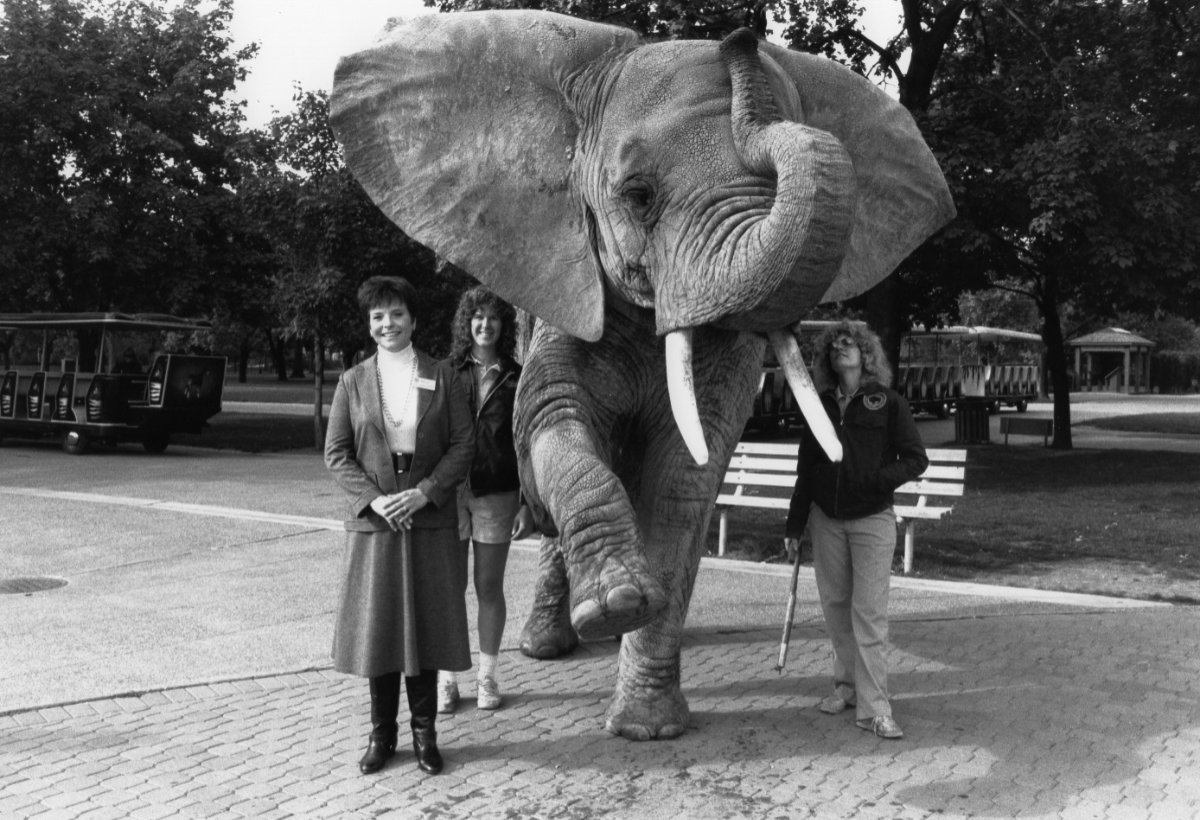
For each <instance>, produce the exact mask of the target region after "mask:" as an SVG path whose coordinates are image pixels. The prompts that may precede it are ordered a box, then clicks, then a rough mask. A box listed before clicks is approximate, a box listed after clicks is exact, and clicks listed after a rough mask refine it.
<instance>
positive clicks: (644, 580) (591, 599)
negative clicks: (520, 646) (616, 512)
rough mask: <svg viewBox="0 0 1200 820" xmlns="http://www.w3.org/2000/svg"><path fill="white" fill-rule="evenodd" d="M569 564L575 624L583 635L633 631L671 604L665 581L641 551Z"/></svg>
mask: <svg viewBox="0 0 1200 820" xmlns="http://www.w3.org/2000/svg"><path fill="white" fill-rule="evenodd" d="M581 563H582V566H580V565H576V564H574V563H572V564H571V565H570V566H569V567H568V573H569V575H570V578H571V624H572V625H573V626H574V627H575V631H576V632H578V633H579V635H580V637H583V638H602V637H606V636H609V635H624V634H625V633H626V632H633V631H634V630H636V629H640V628H641V627H643V626H645V625H646V624H648V623H650V622H651V621H653V620H654V619H655V618H657V617H658V615H659V613H660V612H662V611H663V609H664V608H665V607H666V605H667V595H666V593H665V592H664V591H663V588H662V585H661V584H660V583H659V582H658V580H657V579H655V577H654V576H653V575H651V574H650V568H649V566H648V565H647V564H646V559H645V558H644V557H643V556H642V555H641V553H640V552H637V551H635V552H632V553H628V554H624V555H619V556H610V557H609V558H608V559H607V560H605V561H604V562H603V563H601V564H600V565H599V566H596V565H595V564H594V563H592V562H589V561H584V562H581Z"/></svg>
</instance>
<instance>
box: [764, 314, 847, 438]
mask: <svg viewBox="0 0 1200 820" xmlns="http://www.w3.org/2000/svg"><path fill="white" fill-rule="evenodd" d="M767 338H768V339H770V340H771V346H772V347H773V348H775V358H776V359H778V360H779V366H780V367H782V368H783V374H784V375H785V376H786V377H787V381H788V386H790V387H791V388H792V395H793V396H795V397H796V404H797V405H799V407H800V412H801V413H803V414H804V420H805V421H806V422H807V423H808V427H809V429H810V430H812V432H813V435H814V436H815V437H816V439H817V443H818V444H820V445H821V449H823V450H824V451H825V454H826V455H828V456H829V460H830V461H841V460H842V442H841V441H839V440H838V436H837V431H836V430H834V429H833V423H832V422H830V421H829V416H827V415H826V414H825V407H824V406H823V405H822V404H821V397H820V396H818V395H817V388H816V387H815V386H814V385H813V381H812V377H811V376H809V375H808V368H806V367H805V366H804V357H803V356H801V355H800V345H799V344H797V343H796V337H795V336H793V335H792V334H791V333H790V332H788V331H786V330H772V331H771V332H770V333H768V334H767Z"/></svg>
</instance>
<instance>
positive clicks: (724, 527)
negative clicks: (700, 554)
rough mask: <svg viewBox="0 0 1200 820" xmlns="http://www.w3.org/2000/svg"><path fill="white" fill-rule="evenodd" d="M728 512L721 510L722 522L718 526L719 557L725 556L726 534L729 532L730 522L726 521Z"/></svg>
mask: <svg viewBox="0 0 1200 820" xmlns="http://www.w3.org/2000/svg"><path fill="white" fill-rule="evenodd" d="M727 512H728V511H727V510H721V520H720V522H719V523H718V524H717V555H724V554H725V533H726V532H727V531H728V529H729V526H728V521H727V520H726V515H727Z"/></svg>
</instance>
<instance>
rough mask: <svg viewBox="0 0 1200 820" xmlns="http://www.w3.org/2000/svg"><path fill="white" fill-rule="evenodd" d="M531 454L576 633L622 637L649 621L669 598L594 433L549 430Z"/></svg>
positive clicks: (576, 425)
mask: <svg viewBox="0 0 1200 820" xmlns="http://www.w3.org/2000/svg"><path fill="white" fill-rule="evenodd" d="M530 456H531V459H532V462H533V464H534V470H535V471H536V473H537V477H538V478H537V484H538V487H539V490H540V493H541V497H542V500H543V502H544V503H545V504H546V506H547V507H548V508H549V509H550V510H551V512H552V515H553V517H554V521H555V524H556V525H557V527H558V531H559V541H560V543H562V544H563V545H565V549H566V554H565V566H566V573H567V583H568V586H569V588H570V613H571V624H572V626H574V628H575V630H576V632H578V633H579V635H580V637H583V638H591V637H602V636H605V635H619V634H623V633H626V632H630V631H632V630H635V629H637V628H639V627H641V626H644V625H645V624H647V623H649V622H650V621H651V620H653V619H654V618H655V617H656V616H657V615H658V613H659V612H661V611H662V609H663V607H665V606H666V604H667V597H666V594H665V593H664V591H663V588H662V585H661V584H660V583H659V581H658V580H657V579H656V578H655V577H654V575H653V574H652V573H651V571H650V566H649V564H648V563H647V561H646V557H645V555H644V551H643V544H642V537H641V534H640V533H639V532H638V528H637V526H636V524H635V523H634V522H635V520H636V518H635V514H634V510H633V505H632V504H631V503H630V500H629V496H628V495H627V493H626V492H625V488H624V487H623V486H622V485H621V482H620V481H619V480H618V478H617V476H616V475H615V474H614V473H613V471H612V470H611V469H610V468H609V466H608V464H607V463H606V461H605V459H604V458H602V455H601V453H600V452H599V451H598V448H597V445H596V442H595V441H594V439H593V434H592V431H591V430H590V429H589V428H588V427H587V426H586V425H584V424H583V423H581V422H576V421H564V422H561V423H559V424H556V425H552V426H548V427H544V428H542V429H540V430H538V431H537V432H536V433H534V434H533V436H532V440H531V442H530Z"/></svg>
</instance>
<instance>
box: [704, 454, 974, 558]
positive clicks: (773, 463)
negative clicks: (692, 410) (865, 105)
mask: <svg viewBox="0 0 1200 820" xmlns="http://www.w3.org/2000/svg"><path fill="white" fill-rule="evenodd" d="M797 449H798V448H797V446H796V445H795V444H767V443H758V442H743V443H739V444H738V445H737V448H736V450H735V453H734V456H733V458H732V459H731V461H730V463H729V469H728V470H727V471H726V474H725V479H724V482H723V484H724V485H729V486H733V487H734V488H735V489H734V491H733V492H732V493H728V492H725V493H721V494H720V495H718V496H717V506H719V507H748V508H753V509H761V510H786V509H788V507H789V506H791V498H790V495H791V494H790V492H789V493H788V495H787V496H786V497H783V496H781V495H780V494H779V493H778V490H789V491H790V490H791V489H792V488H793V487H794V486H795V484H796V473H795V469H796V456H797ZM925 454H926V455H927V456H928V458H929V466H928V467H927V468H926V469H925V472H923V473H922V474H921V475H920V476H919V477H918V478H917V480H915V481H909V482H907V483H905V484H903V485H901V486H900V487H897V488H896V490H895V492H896V494H897V495H898V496H902V497H904V498H905V499H907V498H909V497H912V496H916V504H908V503H904V504H896V505H895V506H894V507H893V511H894V512H895V514H896V522H897V524H900V525H902V526H903V528H904V571H905V572H906V573H907V572H910V571H911V570H912V549H913V530H914V528H915V526H916V522H917V521H936V520H938V519H940V518H943V517H945V516H946V515H948V514H949V513H950V512H952V511H953V510H954V508H953V507H946V506H931V505H929V504H927V503H926V501H927V498H939V497H941V498H961V497H962V496H963V494H964V485H965V482H966V466H965V465H966V462H967V451H966V450H956V449H949V448H941V447H935V448H931V449H927V450H926V451H925ZM747 488H768V489H766V490H761V491H752V493H751V494H746V492H745V491H746V489H747ZM773 490H774V491H775V493H776V494H775V495H771V494H769V493H770V492H772V491H773ZM724 539H725V513H724V512H722V513H721V536H720V544H719V547H720V553H721V554H724V545H725V541H724Z"/></svg>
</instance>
